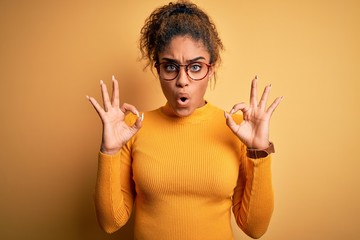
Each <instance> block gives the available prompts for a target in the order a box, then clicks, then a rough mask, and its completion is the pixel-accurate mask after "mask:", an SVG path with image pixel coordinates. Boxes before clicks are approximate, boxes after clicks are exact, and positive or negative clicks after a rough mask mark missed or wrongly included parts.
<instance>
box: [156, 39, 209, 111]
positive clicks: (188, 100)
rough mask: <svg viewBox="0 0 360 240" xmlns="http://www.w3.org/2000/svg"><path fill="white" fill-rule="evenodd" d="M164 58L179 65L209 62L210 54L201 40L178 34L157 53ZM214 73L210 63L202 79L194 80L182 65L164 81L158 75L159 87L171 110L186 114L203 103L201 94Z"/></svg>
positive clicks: (160, 60) (203, 93)
mask: <svg viewBox="0 0 360 240" xmlns="http://www.w3.org/2000/svg"><path fill="white" fill-rule="evenodd" d="M164 62H169V63H176V64H178V65H186V64H189V63H193V62H202V63H207V64H209V62H210V54H209V52H208V51H207V49H206V47H205V46H204V45H203V43H202V42H201V41H194V40H193V39H192V38H191V37H188V36H177V37H174V38H173V39H172V40H171V42H170V43H169V45H168V46H167V47H166V48H165V50H164V51H163V52H161V53H160V54H159V63H164ZM195 69H196V67H195ZM213 73H214V71H213V67H210V69H209V73H208V74H207V75H206V77H205V78H204V79H202V80H197V81H195V80H192V79H190V78H189V77H188V76H187V74H186V70H185V67H181V68H180V72H179V75H178V76H177V77H176V78H175V79H174V80H170V81H166V80H164V79H161V77H160V83H161V88H162V91H163V93H164V95H165V97H166V99H167V101H168V104H169V106H170V110H171V114H173V115H176V116H178V117H185V116H189V115H191V114H192V113H193V112H194V111H195V109H196V108H199V107H202V106H204V105H205V99H204V95H205V92H206V89H207V86H208V82H209V79H210V78H211V77H212V75H213Z"/></svg>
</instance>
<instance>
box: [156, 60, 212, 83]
mask: <svg viewBox="0 0 360 240" xmlns="http://www.w3.org/2000/svg"><path fill="white" fill-rule="evenodd" d="M196 63H198V64H204V65H205V66H207V72H206V74H205V76H204V77H203V78H199V79H193V78H192V77H190V75H189V73H188V70H189V66H190V65H192V64H196ZM163 64H174V65H175V66H176V67H177V68H178V69H179V71H178V72H177V74H176V76H175V77H174V78H171V79H165V78H161V76H160V65H163ZM181 67H184V68H185V73H186V76H187V77H188V78H189V79H191V80H193V81H201V80H203V79H204V78H206V76H207V75H208V74H209V71H210V68H212V67H213V65H212V64H208V63H204V62H191V63H189V64H177V63H174V62H162V63H155V68H156V70H157V72H158V74H159V77H160V78H161V79H163V80H165V81H172V80H174V79H175V78H177V77H178V76H179V73H180V70H181Z"/></svg>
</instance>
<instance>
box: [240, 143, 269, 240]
mask: <svg viewBox="0 0 360 240" xmlns="http://www.w3.org/2000/svg"><path fill="white" fill-rule="evenodd" d="M241 159H242V160H241V164H240V168H239V176H238V180H237V186H236V188H235V190H234V196H233V213H234V216H235V219H236V222H237V224H238V226H239V227H240V228H241V229H242V230H243V231H244V233H246V234H247V235H248V236H250V237H252V238H260V237H261V236H262V235H263V234H264V233H265V232H266V230H267V228H268V225H269V223H270V219H271V215H272V212H273V208H274V196H273V189H272V180H271V155H268V156H267V157H265V158H259V159H251V158H248V157H246V149H245V147H244V150H243V151H242V157H241Z"/></svg>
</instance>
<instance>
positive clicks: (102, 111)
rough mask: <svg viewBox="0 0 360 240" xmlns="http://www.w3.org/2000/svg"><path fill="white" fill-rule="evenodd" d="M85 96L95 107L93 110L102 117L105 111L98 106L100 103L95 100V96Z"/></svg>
mask: <svg viewBox="0 0 360 240" xmlns="http://www.w3.org/2000/svg"><path fill="white" fill-rule="evenodd" d="M86 98H87V99H88V100H89V101H90V103H91V105H92V106H93V107H94V108H95V110H96V111H97V113H98V114H99V116H100V117H101V118H102V116H103V115H104V113H105V111H104V109H103V108H102V107H101V106H100V104H99V103H98V102H97V101H96V100H95V98H93V97H89V96H86Z"/></svg>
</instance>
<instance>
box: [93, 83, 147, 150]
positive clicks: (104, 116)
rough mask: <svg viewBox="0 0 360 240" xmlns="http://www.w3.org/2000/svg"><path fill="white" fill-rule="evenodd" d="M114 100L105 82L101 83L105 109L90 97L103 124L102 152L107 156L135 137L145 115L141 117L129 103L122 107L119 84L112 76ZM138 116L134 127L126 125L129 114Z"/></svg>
mask: <svg viewBox="0 0 360 240" xmlns="http://www.w3.org/2000/svg"><path fill="white" fill-rule="evenodd" d="M112 83H113V89H112V98H111V100H110V98H109V93H108V91H107V88H106V85H105V84H104V82H103V81H100V86H101V93H102V98H103V103H104V108H102V107H101V106H100V104H99V103H98V102H97V101H96V100H95V98H93V97H88V96H87V98H88V99H89V101H90V103H91V104H92V105H93V107H94V108H95V110H96V111H97V113H98V114H99V116H100V118H101V121H102V124H103V134H102V143H101V149H100V151H101V152H102V153H105V154H109V155H113V154H115V153H117V152H118V151H119V150H120V149H121V148H122V146H124V145H125V144H126V143H127V141H129V140H130V138H131V137H132V136H134V135H135V134H136V133H137V131H138V130H139V129H140V128H141V122H142V120H143V119H144V115H143V114H142V116H140V114H139V112H138V110H137V109H136V108H135V107H134V106H132V105H130V104H127V103H124V104H122V105H121V107H120V100H119V83H118V81H117V80H116V79H115V77H114V76H112ZM130 112H131V113H133V114H135V115H137V119H136V121H135V123H134V124H133V125H132V126H129V125H127V124H126V123H125V121H124V120H125V115H126V114H128V113H130Z"/></svg>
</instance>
